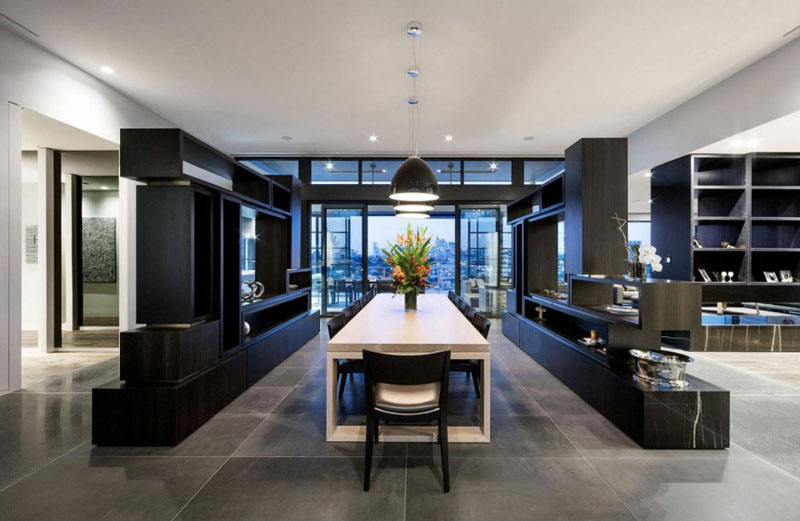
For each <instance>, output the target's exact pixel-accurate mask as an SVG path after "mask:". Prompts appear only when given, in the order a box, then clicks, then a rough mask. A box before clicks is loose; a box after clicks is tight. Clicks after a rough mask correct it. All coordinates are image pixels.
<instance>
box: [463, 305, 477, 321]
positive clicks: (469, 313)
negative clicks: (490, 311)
mask: <svg viewBox="0 0 800 521" xmlns="http://www.w3.org/2000/svg"><path fill="white" fill-rule="evenodd" d="M477 314H478V310H477V309H475V308H474V307H472V306H470V307H468V308H467V310H466V311H465V312H464V316H465V317H467V320H469V321H470V322H472V323H473V324H474V322H475V315H477Z"/></svg>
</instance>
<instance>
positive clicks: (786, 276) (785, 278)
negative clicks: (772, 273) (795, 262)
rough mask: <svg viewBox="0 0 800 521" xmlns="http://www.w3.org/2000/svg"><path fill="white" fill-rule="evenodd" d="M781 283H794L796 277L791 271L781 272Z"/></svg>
mask: <svg viewBox="0 0 800 521" xmlns="http://www.w3.org/2000/svg"><path fill="white" fill-rule="evenodd" d="M779 273H780V276H781V282H794V275H792V272H791V271H790V270H781V271H780V272H779Z"/></svg>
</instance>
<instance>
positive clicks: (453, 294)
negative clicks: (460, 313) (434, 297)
mask: <svg viewBox="0 0 800 521" xmlns="http://www.w3.org/2000/svg"><path fill="white" fill-rule="evenodd" d="M447 298H449V299H450V302H452V303H453V304H455V303H456V292H455V291H453V290H450V291H448V292H447Z"/></svg>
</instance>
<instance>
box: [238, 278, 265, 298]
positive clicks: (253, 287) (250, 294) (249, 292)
mask: <svg viewBox="0 0 800 521" xmlns="http://www.w3.org/2000/svg"><path fill="white" fill-rule="evenodd" d="M242 285H243V286H247V289H244V288H242V300H244V301H245V302H249V301H251V300H255V299H257V298H259V297H260V296H261V295H263V294H264V285H263V284H261V283H260V282H258V281H257V280H253V281H250V282H243V283H242Z"/></svg>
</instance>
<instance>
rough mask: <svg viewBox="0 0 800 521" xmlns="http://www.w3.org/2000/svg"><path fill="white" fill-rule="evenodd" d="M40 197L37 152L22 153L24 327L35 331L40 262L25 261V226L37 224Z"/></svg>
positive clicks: (21, 232) (39, 307)
mask: <svg viewBox="0 0 800 521" xmlns="http://www.w3.org/2000/svg"><path fill="white" fill-rule="evenodd" d="M38 211H39V210H38V199H37V193H36V152H23V154H22V204H21V213H20V217H21V226H20V228H19V230H18V233H20V234H21V237H20V241H22V248H21V251H20V253H21V261H20V264H21V266H22V287H21V289H22V310H21V314H22V329H24V330H26V331H35V330H36V329H37V328H38V327H39V319H38V313H39V309H41V298H40V294H39V286H40V282H39V277H40V273H39V264H38V263H37V264H28V263H26V262H25V227H26V226H31V225H35V224H37V218H38Z"/></svg>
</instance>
